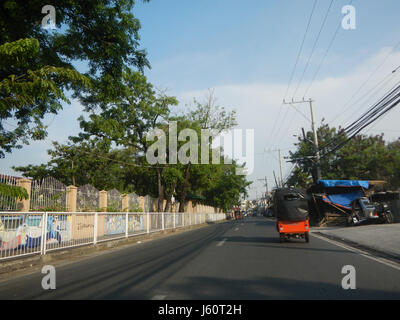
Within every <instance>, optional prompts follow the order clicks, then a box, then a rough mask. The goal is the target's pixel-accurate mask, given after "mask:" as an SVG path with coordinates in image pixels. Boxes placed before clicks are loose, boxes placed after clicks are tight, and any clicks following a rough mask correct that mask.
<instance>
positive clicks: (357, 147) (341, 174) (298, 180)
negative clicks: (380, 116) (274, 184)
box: [288, 124, 400, 188]
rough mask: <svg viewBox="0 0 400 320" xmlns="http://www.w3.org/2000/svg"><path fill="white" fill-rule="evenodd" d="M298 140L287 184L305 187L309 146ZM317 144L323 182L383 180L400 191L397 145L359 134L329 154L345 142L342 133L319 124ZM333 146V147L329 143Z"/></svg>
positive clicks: (310, 137)
mask: <svg viewBox="0 0 400 320" xmlns="http://www.w3.org/2000/svg"><path fill="white" fill-rule="evenodd" d="M307 137H308V139H307V140H311V139H312V133H311V132H308V133H307ZM307 140H306V141H304V140H303V139H302V138H299V142H298V143H297V144H296V147H297V150H296V151H295V152H290V157H291V159H292V162H293V163H294V164H295V165H296V169H295V170H294V171H293V173H292V175H291V176H290V178H289V180H288V184H290V185H295V186H301V187H308V186H309V185H310V184H311V183H312V181H311V179H310V176H311V171H312V168H313V162H312V161H311V160H310V158H309V157H310V156H311V155H313V149H312V145H311V143H310V142H309V141H307ZM318 140H319V144H320V146H321V155H322V159H321V163H320V166H321V174H322V178H323V179H344V180H345V179H348V180H358V179H361V180H385V181H387V182H388V183H389V186H390V187H395V188H398V187H400V179H399V176H398V174H397V171H396V170H397V168H399V164H400V162H399V160H400V156H399V155H400V153H399V143H398V142H393V143H389V144H387V143H386V142H385V140H384V136H383V134H382V135H374V136H367V135H363V134H359V135H357V136H355V137H354V138H353V139H351V140H350V141H348V143H346V144H345V145H343V146H342V147H341V148H340V149H338V150H336V151H335V152H330V150H331V148H332V146H335V145H337V144H338V143H341V142H343V141H346V140H347V137H346V135H345V134H343V132H342V129H341V128H339V129H336V128H330V127H329V126H328V125H327V124H322V126H321V127H320V128H318ZM331 142H333V143H331Z"/></svg>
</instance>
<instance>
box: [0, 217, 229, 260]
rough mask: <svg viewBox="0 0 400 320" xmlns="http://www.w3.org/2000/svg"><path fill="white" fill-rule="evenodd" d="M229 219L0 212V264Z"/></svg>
mask: <svg viewBox="0 0 400 320" xmlns="http://www.w3.org/2000/svg"><path fill="white" fill-rule="evenodd" d="M226 218H227V216H226V214H224V213H175V212H173V213H164V212H162V213H148V212H147V213H125V212H118V213H110V212H90V213H88V212H72V213H71V212H68V213H66V212H0V261H1V260H5V259H10V258H15V257H21V256H26V255H33V254H41V255H45V254H46V253H47V252H50V251H55V250H60V249H65V248H72V247H77V246H83V245H91V244H94V245H95V244H97V243H100V242H104V241H111V240H116V239H122V238H128V237H133V236H138V235H143V234H150V233H153V232H158V231H163V230H171V229H177V228H183V227H187V226H192V225H198V224H203V223H212V222H217V221H222V220H226ZM44 222H45V223H44Z"/></svg>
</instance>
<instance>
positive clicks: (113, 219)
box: [104, 214, 125, 235]
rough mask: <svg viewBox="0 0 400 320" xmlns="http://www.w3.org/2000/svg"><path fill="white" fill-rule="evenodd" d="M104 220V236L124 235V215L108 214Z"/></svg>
mask: <svg viewBox="0 0 400 320" xmlns="http://www.w3.org/2000/svg"><path fill="white" fill-rule="evenodd" d="M104 219H105V221H104V222H105V223H104V235H113V234H122V233H125V215H120V214H108V215H105V216H104Z"/></svg>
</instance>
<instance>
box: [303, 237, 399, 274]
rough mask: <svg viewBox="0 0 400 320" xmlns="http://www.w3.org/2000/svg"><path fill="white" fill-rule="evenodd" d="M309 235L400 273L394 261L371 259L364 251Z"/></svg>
mask: <svg viewBox="0 0 400 320" xmlns="http://www.w3.org/2000/svg"><path fill="white" fill-rule="evenodd" d="M310 235H311V236H313V237H315V238H318V239H321V240H324V241H326V242H329V243H331V244H334V245H336V246H338V247H341V248H343V249H346V250H349V251H352V252H354V253H358V254H359V255H362V256H363V257H366V258H368V259H371V260H374V261H376V262H379V263H382V264H384V265H386V266H388V267H392V268H394V269H396V270H398V271H400V265H399V264H398V263H396V262H394V261H390V260H387V259H385V258H377V257H373V256H372V255H371V254H370V253H368V252H365V251H363V250H360V249H357V248H353V247H349V246H346V245H345V244H342V243H340V242H338V241H335V240H332V239H328V238H325V237H323V236H320V235H316V234H314V233H310Z"/></svg>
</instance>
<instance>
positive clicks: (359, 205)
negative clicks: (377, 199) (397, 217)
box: [347, 197, 394, 226]
mask: <svg viewBox="0 0 400 320" xmlns="http://www.w3.org/2000/svg"><path fill="white" fill-rule="evenodd" d="M393 220H394V218H393V214H392V212H391V210H390V208H389V206H388V204H386V203H371V202H370V200H369V199H368V198H366V197H362V198H358V199H355V200H353V201H352V203H351V213H350V214H349V215H348V218H347V225H348V226H354V225H358V224H362V223H368V222H373V221H377V222H381V223H393Z"/></svg>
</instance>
